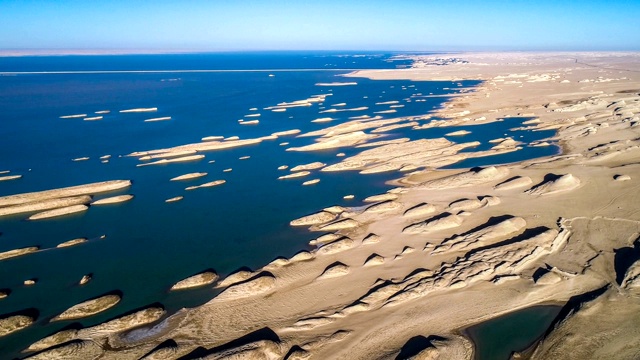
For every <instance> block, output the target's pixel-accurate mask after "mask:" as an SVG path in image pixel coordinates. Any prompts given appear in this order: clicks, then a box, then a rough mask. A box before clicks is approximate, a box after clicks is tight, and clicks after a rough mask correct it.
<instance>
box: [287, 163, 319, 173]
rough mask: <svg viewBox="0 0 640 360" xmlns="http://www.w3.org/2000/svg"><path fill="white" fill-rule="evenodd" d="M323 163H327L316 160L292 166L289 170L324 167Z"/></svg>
mask: <svg viewBox="0 0 640 360" xmlns="http://www.w3.org/2000/svg"><path fill="white" fill-rule="evenodd" d="M325 165H327V164H325V163H322V162H319V161H316V162H312V163H310V164H304V165H298V166H294V167H292V168H291V169H290V170H289V171H291V172H296V171H304V170H316V169H320V168H321V167H324V166H325Z"/></svg>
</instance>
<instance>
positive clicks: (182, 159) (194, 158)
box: [136, 154, 204, 167]
mask: <svg viewBox="0 0 640 360" xmlns="http://www.w3.org/2000/svg"><path fill="white" fill-rule="evenodd" d="M202 159H204V155H201V154H198V155H188V156H179V157H174V158H171V159H160V160H157V161H152V162H148V163H144V164H138V165H136V166H137V167H141V166H149V165H164V164H171V163H181V162H188V161H198V160H202Z"/></svg>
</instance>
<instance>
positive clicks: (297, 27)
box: [0, 0, 640, 51]
mask: <svg viewBox="0 0 640 360" xmlns="http://www.w3.org/2000/svg"><path fill="white" fill-rule="evenodd" d="M639 19H640V0H633V1H622V0H619V1H617V0H609V1H588V0H585V1H572V0H564V1H559V0H554V1H547V0H538V1H533V0H529V1H521V0H511V1H506V0H475V1H467V0H449V1H435V0H433V1H430V0H395V1H392V0H368V1H361V0H313V1H307V0H289V1H280V0H269V1H267V0H224V1H217V0H209V1H206V0H172V1H165V0H139V1H136V0H113V1H106V0H91V1H87V0H56V1H54V0H49V1H46V0H38V1H36V0H0V50H20V49H22V50H36V49H85V50H91V49H120V50H132V51H133V50H136V51H139V50H149V51H247V50H398V51H429V50H433V51H435V50H471V51H473V50H572V51H573V50H640V20H639Z"/></svg>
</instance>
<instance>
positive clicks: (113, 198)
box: [91, 194, 133, 205]
mask: <svg viewBox="0 0 640 360" xmlns="http://www.w3.org/2000/svg"><path fill="white" fill-rule="evenodd" d="M131 199H133V195H129V194H127V195H117V196H111V197H108V198H104V199H100V200H96V201H94V202H92V203H91V205H107V204H118V203H121V202H125V201H129V200H131Z"/></svg>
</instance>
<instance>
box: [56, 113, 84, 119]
mask: <svg viewBox="0 0 640 360" xmlns="http://www.w3.org/2000/svg"><path fill="white" fill-rule="evenodd" d="M84 117H87V114H76V115H64V116H60V119H79V118H84Z"/></svg>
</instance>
